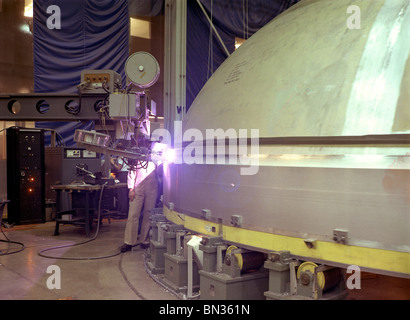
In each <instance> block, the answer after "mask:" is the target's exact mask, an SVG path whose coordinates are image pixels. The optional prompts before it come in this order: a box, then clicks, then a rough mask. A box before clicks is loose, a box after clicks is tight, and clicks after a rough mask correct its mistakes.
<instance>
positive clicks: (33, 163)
mask: <svg viewBox="0 0 410 320" xmlns="http://www.w3.org/2000/svg"><path fill="white" fill-rule="evenodd" d="M6 139H7V196H8V199H9V200H10V203H9V204H8V211H7V220H8V222H9V223H14V224H17V225H18V224H30V223H43V222H45V165H44V131H43V130H42V129H35V128H19V127H11V128H8V129H7V138H6Z"/></svg>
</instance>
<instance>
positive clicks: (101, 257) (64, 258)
mask: <svg viewBox="0 0 410 320" xmlns="http://www.w3.org/2000/svg"><path fill="white" fill-rule="evenodd" d="M106 184H107V183H104V184H103V185H102V187H101V192H100V198H99V202H98V219H97V231H96V232H95V235H94V236H93V237H92V238H91V239H88V240H85V241H82V242H78V243H74V244H67V245H63V246H56V247H51V248H46V249H43V250H40V251H39V252H38V255H39V256H40V257H43V258H50V259H60V260H98V259H106V258H111V257H115V256H118V255H119V254H121V251H118V252H116V253H113V254H110V255H105V256H98V257H58V256H48V255H45V254H44V252H46V251H51V250H56V249H61V248H68V247H74V246H79V245H82V244H85V243H88V242H91V241H94V240H95V239H97V236H98V232H99V230H100V218H101V201H102V195H103V192H104V187H105V185H106Z"/></svg>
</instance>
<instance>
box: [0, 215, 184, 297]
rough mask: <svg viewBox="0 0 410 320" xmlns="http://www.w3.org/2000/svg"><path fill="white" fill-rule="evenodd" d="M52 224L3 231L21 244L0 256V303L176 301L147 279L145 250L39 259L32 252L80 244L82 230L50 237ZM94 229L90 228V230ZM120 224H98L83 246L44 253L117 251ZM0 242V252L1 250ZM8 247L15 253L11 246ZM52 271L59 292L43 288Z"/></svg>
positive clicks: (63, 229)
mask: <svg viewBox="0 0 410 320" xmlns="http://www.w3.org/2000/svg"><path fill="white" fill-rule="evenodd" d="M54 226H55V223H53V222H48V223H46V224H39V225H31V226H16V227H14V228H12V229H9V230H7V229H5V230H4V229H3V230H4V231H5V234H6V235H7V237H8V238H9V239H10V240H13V241H18V242H22V243H24V245H25V250H24V251H22V252H19V253H16V254H11V255H6V256H0V283H1V286H0V299H1V300H59V299H72V300H142V299H146V300H175V299H177V298H176V297H175V296H173V295H172V294H171V293H169V292H168V291H167V290H165V289H164V288H163V287H161V286H160V285H159V284H157V283H155V282H154V280H153V279H152V278H151V277H150V276H149V275H148V274H147V272H146V271H145V267H144V262H143V261H144V259H143V258H144V257H143V255H144V253H145V250H143V249H140V248H139V247H135V248H134V249H133V251H131V252H126V253H124V254H120V255H117V256H114V257H111V258H106V259H99V260H61V259H50V258H44V257H41V256H39V255H38V252H39V251H40V250H42V249H45V248H50V247H54V246H61V245H66V244H71V243H77V242H82V241H84V240H86V239H87V238H86V237H85V232H84V228H82V227H80V226H73V225H61V226H60V235H58V236H53V232H54ZM95 230H96V225H95V224H94V228H93V231H95ZM124 230H125V221H115V220H111V224H108V221H107V220H104V221H103V224H102V226H101V227H100V230H99V234H98V237H97V238H96V239H95V240H94V241H92V242H89V243H86V244H83V245H79V246H74V247H69V248H61V249H58V250H52V251H47V252H44V254H46V255H51V256H56V257H99V256H105V255H111V254H115V253H116V252H118V247H119V246H121V245H122V243H123V242H122V241H123V234H124ZM0 239H4V236H3V235H1V236H0ZM6 248H7V244H6V243H0V249H6ZM12 248H18V246H17V245H13V247H12ZM51 265H54V266H58V267H59V269H60V275H61V289H49V288H48V287H47V280H48V279H49V278H50V277H51V278H50V280H49V282H50V283H51V284H57V282H55V281H54V282H52V280H53V278H54V277H55V276H56V275H57V273H56V272H55V271H53V270H50V271H49V273H47V268H48V267H49V266H51Z"/></svg>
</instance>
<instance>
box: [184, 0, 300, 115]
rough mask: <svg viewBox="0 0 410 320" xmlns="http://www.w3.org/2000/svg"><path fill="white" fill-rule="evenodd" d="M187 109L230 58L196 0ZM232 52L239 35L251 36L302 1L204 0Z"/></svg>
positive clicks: (190, 15)
mask: <svg viewBox="0 0 410 320" xmlns="http://www.w3.org/2000/svg"><path fill="white" fill-rule="evenodd" d="M187 1H188V2H187V3H188V7H187V66H186V68H187V70H186V75H187V93H186V106H187V110H188V109H189V107H190V106H191V104H192V102H193V101H194V99H195V97H196V96H197V94H198V93H199V91H200V90H201V89H202V87H203V86H204V84H205V83H206V81H207V80H208V79H209V77H210V76H211V75H212V73H213V72H214V71H215V70H216V69H217V68H218V67H219V66H220V65H221V63H222V62H223V61H224V60H225V59H226V58H227V54H226V53H225V51H224V49H223V47H222V45H221V44H220V42H219V40H218V39H217V37H216V35H215V34H214V32H213V31H211V29H210V25H209V23H208V21H207V20H206V18H205V16H204V14H203V13H202V10H201V9H200V7H199V5H198V3H197V1H196V0H187ZM200 1H201V4H202V5H203V7H204V8H205V10H206V12H207V14H208V16H209V17H210V18H211V19H212V22H213V24H214V26H215V28H216V29H217V31H218V33H219V34H220V36H221V38H222V40H223V41H224V43H225V46H226V47H227V49H228V51H229V52H230V53H232V52H233V51H234V45H235V37H239V38H243V39H248V38H249V37H250V36H251V35H253V34H254V33H255V32H256V31H258V30H259V29H260V28H262V27H263V26H264V25H265V24H267V23H268V22H269V21H271V20H272V19H273V18H275V17H276V16H277V15H278V14H280V13H281V12H283V11H284V10H286V9H287V8H289V7H290V6H292V5H294V4H295V3H297V2H299V1H300V0H200Z"/></svg>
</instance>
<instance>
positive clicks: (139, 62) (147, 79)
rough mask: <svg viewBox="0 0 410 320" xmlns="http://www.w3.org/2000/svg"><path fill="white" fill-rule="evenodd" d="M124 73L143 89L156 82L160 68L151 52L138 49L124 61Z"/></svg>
mask: <svg viewBox="0 0 410 320" xmlns="http://www.w3.org/2000/svg"><path fill="white" fill-rule="evenodd" d="M125 74H126V75H127V78H128V79H129V80H130V81H131V82H132V83H133V84H135V85H136V86H138V87H140V88H143V89H145V88H149V87H151V86H152V85H154V84H155V83H156V82H157V80H158V78H159V75H160V68H159V64H158V61H157V60H156V59H155V58H154V56H153V55H152V54H150V53H148V52H144V51H139V52H136V53H133V54H132V55H130V56H129V57H128V59H127V61H126V62H125Z"/></svg>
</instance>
